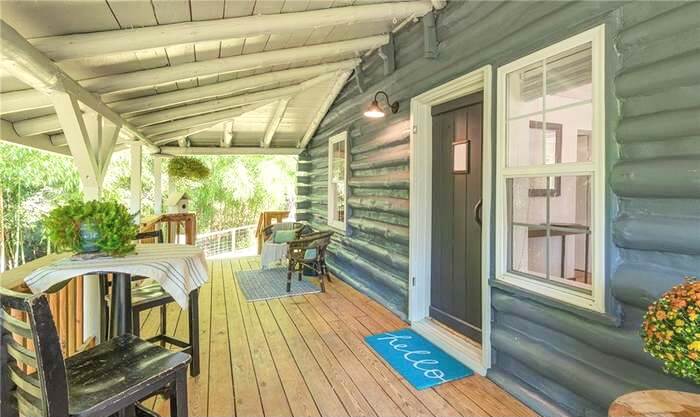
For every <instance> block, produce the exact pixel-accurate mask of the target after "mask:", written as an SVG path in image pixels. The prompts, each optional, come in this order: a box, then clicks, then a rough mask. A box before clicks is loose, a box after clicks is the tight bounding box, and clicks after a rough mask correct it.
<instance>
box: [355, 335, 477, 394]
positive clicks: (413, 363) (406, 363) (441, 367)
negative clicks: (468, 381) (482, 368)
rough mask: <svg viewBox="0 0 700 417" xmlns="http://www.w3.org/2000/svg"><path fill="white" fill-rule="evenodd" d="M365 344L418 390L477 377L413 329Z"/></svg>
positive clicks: (376, 338) (375, 338) (372, 338)
mask: <svg viewBox="0 0 700 417" xmlns="http://www.w3.org/2000/svg"><path fill="white" fill-rule="evenodd" d="M365 340H366V341H367V344H368V345H370V347H372V349H374V351H375V352H377V353H378V354H379V356H381V357H382V358H384V360H385V361H387V362H388V363H389V365H391V367H392V368H394V370H396V372H398V373H400V374H401V376H403V377H404V378H406V380H407V381H408V382H410V383H411V385H413V386H414V387H415V388H416V389H425V388H430V387H433V386H435V385H439V384H442V383H445V382H449V381H454V380H456V379H460V378H464V377H465V376H469V375H472V374H473V373H474V371H472V370H471V369H469V368H467V367H466V366H464V365H463V364H462V363H461V362H459V361H458V360H457V359H455V358H453V357H452V356H450V355H448V354H447V353H445V351H443V350H442V349H440V348H439V347H437V346H435V345H434V344H432V343H430V342H429V341H428V340H427V339H426V338H424V337H423V336H421V335H419V334H418V333H416V332H414V331H413V330H411V329H401V330H397V331H395V332H387V333H380V334H375V335H372V336H367V337H365Z"/></svg>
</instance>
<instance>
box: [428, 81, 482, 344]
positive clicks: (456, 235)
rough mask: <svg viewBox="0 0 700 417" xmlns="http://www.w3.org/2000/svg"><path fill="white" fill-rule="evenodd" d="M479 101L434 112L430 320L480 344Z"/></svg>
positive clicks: (478, 96)
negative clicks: (438, 322) (436, 321)
mask: <svg viewBox="0 0 700 417" xmlns="http://www.w3.org/2000/svg"><path fill="white" fill-rule="evenodd" d="M481 102H482V95H481V93H478V94H474V95H470V96H467V97H464V98H460V99H458V100H455V101H453V102H449V103H446V104H443V105H441V106H439V107H437V108H434V109H433V216H432V242H431V244H432V250H431V259H432V262H431V264H432V271H431V272H432V276H431V306H430V316H431V317H432V318H434V319H436V320H438V321H440V322H442V323H444V324H446V325H447V326H449V327H451V328H452V329H454V330H456V331H458V332H460V333H462V334H464V335H466V336H468V337H470V338H472V339H474V340H476V341H479V342H480V341H481V225H480V224H479V218H480V216H481V213H480V207H479V205H480V201H481V164H482V160H481V148H482V146H481V145H482V143H481V133H482V126H481V123H482V121H481V120H482V103H481ZM465 145H466V146H465ZM465 150H466V161H464V160H463V158H464V155H465Z"/></svg>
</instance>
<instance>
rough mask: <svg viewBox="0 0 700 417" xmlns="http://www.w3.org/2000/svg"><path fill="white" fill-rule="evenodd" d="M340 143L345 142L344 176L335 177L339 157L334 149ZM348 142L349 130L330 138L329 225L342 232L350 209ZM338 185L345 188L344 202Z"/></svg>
mask: <svg viewBox="0 0 700 417" xmlns="http://www.w3.org/2000/svg"><path fill="white" fill-rule="evenodd" d="M338 143H342V144H343V158H342V162H341V163H342V164H343V172H342V174H343V178H342V179H338V178H334V175H333V174H334V171H335V168H336V167H337V165H336V164H337V163H338V160H339V158H337V157H336V156H335V153H334V150H335V145H336V144H338ZM347 145H348V143H347V132H341V133H339V134H337V135H334V136H332V137H331V138H330V139H329V140H328V225H329V226H331V227H333V228H334V229H337V230H339V231H340V232H343V233H345V228H346V224H347V218H348V211H347V194H348V193H347V189H348V186H347V178H348V162H347V161H348V146H347ZM338 187H342V188H344V189H345V199H344V200H343V202H342V203H339V193H338V192H337V191H338ZM340 204H342V211H343V219H342V220H339V219H338V208H339V207H338V206H339V205H340Z"/></svg>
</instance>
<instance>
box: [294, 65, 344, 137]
mask: <svg viewBox="0 0 700 417" xmlns="http://www.w3.org/2000/svg"><path fill="white" fill-rule="evenodd" d="M351 72H352V71H342V72H341V73H340V74H339V75H338V79H337V80H336V82H335V84H333V88H332V89H331V91H329V92H328V95H327V96H326V99H325V100H324V101H323V103H321V107H319V109H318V112H317V113H316V116H314V118H313V120H312V121H311V124H310V125H309V128H308V129H307V130H306V133H305V134H304V137H302V138H301V140H300V141H299V143H298V145H297V147H299V148H302V149H303V148H305V147H306V145H307V144H308V143H309V141H310V140H311V138H312V137H313V135H314V133H316V129H318V126H319V125H320V124H321V121H322V120H323V117H324V116H325V115H326V113H327V112H328V109H330V108H331V105H332V104H333V102H334V101H335V99H336V97H338V94H340V90H342V89H343V86H344V85H345V83H346V82H347V80H348V77H350V73H351Z"/></svg>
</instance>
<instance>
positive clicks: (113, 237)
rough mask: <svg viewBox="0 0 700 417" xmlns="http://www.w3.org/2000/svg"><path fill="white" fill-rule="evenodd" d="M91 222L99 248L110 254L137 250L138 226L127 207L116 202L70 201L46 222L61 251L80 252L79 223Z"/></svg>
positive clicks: (50, 214) (52, 239)
mask: <svg viewBox="0 0 700 417" xmlns="http://www.w3.org/2000/svg"><path fill="white" fill-rule="evenodd" d="M84 222H91V223H93V224H94V225H95V227H96V228H97V230H98V232H99V235H100V237H99V239H98V240H97V246H98V247H99V248H100V251H102V252H105V253H107V254H109V255H123V254H126V253H129V252H131V251H132V250H133V249H134V243H133V241H134V239H135V238H136V233H137V232H138V227H137V226H136V225H135V224H134V223H133V218H132V216H131V215H130V214H129V212H128V211H127V209H126V207H125V206H123V205H122V204H119V203H118V202H116V201H111V200H108V201H88V202H82V201H80V200H71V201H69V202H68V203H67V204H65V205H62V206H59V207H56V208H55V209H53V210H51V212H50V213H49V214H48V215H47V216H46V218H45V219H44V226H45V227H46V234H47V236H48V237H49V238H50V239H51V241H52V242H54V244H55V245H57V246H58V247H59V248H61V249H68V250H72V251H79V250H80V247H81V245H80V224H81V223H84Z"/></svg>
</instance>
